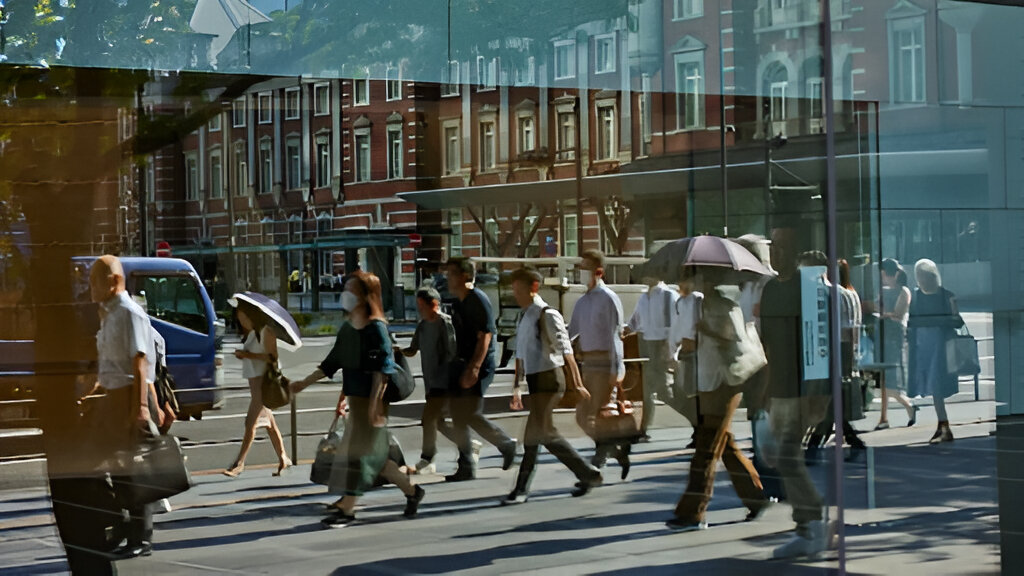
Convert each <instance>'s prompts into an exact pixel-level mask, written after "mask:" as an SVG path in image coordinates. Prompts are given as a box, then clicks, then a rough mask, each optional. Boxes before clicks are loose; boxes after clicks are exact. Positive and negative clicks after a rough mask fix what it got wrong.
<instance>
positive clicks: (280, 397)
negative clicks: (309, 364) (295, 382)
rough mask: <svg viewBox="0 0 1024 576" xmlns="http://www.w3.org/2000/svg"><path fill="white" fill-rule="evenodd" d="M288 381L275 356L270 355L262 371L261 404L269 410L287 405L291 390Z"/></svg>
mask: <svg viewBox="0 0 1024 576" xmlns="http://www.w3.org/2000/svg"><path fill="white" fill-rule="evenodd" d="M289 384H290V382H289V381H288V379H287V378H285V377H284V375H283V374H281V369H280V368H279V367H278V365H277V358H274V357H273V356H271V357H270V361H269V362H267V368H266V370H264V371H263V383H262V384H261V385H260V390H261V392H262V393H263V394H262V396H263V405H264V406H266V407H267V408H270V409H271V410H276V409H278V408H280V407H282V406H286V405H288V403H289V402H291V401H292V390H291V387H290V386H289Z"/></svg>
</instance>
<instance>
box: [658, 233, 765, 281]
mask: <svg viewBox="0 0 1024 576" xmlns="http://www.w3.org/2000/svg"><path fill="white" fill-rule="evenodd" d="M685 266H713V267H716V268H727V269H729V270H733V271H736V272H743V273H748V274H754V275H758V276H769V275H774V272H772V270H770V269H769V268H768V267H766V266H765V265H764V264H762V263H761V261H760V260H758V259H757V257H756V256H754V255H753V254H751V253H750V251H749V250H747V249H746V248H744V247H743V246H741V245H740V244H738V243H736V242H734V241H732V240H730V239H728V238H719V237H718V236H694V237H693V238H680V239H679V240H675V241H673V242H669V243H668V244H666V245H664V246H662V247H661V249H659V250H658V251H657V252H655V253H654V256H651V259H650V260H648V261H647V263H646V264H644V272H643V273H644V275H646V276H653V277H655V278H660V279H662V280H664V281H666V282H678V281H679V280H680V279H681V278H680V276H681V274H682V271H683V268H684V267H685Z"/></svg>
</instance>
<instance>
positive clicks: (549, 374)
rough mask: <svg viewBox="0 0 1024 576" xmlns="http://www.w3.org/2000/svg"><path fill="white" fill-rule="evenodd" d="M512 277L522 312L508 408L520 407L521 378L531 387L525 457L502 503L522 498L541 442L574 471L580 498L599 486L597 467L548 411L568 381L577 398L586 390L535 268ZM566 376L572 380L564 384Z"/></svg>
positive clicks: (582, 397)
mask: <svg viewBox="0 0 1024 576" xmlns="http://www.w3.org/2000/svg"><path fill="white" fill-rule="evenodd" d="M511 279H512V294H513V296H514V297H515V299H516V303H517V304H518V305H519V307H520V308H521V309H522V310H523V315H522V317H521V318H520V320H519V325H518V326H517V327H516V375H515V385H514V387H513V396H512V404H511V406H512V409H513V410H522V408H523V402H522V397H521V396H520V390H519V388H520V382H521V381H522V380H524V379H525V380H526V384H527V386H528V387H529V390H530V414H529V416H527V418H526V432H525V433H524V435H523V461H522V463H521V464H520V465H519V475H518V476H517V478H516V485H515V488H513V489H512V492H511V493H510V494H509V495H508V497H507V498H505V499H504V500H503V501H502V504H521V503H523V502H525V501H526V498H527V495H528V493H529V491H530V481H531V480H532V479H533V472H534V470H535V468H536V465H537V454H538V451H539V448H540V445H541V444H543V445H544V447H545V448H547V449H548V452H551V454H552V455H554V456H555V458H558V461H559V462H561V463H562V464H564V465H565V466H566V467H567V468H568V469H569V470H571V471H572V473H573V474H575V475H576V479H577V480H578V483H577V484H576V488H575V489H574V490H573V491H572V495H573V496H583V495H584V494H586V493H587V492H589V491H590V489H591V488H592V487H594V486H599V485H601V483H602V481H603V478H602V476H601V471H600V470H598V469H597V468H595V467H593V466H591V465H590V464H587V463H586V462H585V461H584V460H583V458H580V455H579V454H578V453H577V452H576V450H574V449H573V447H572V445H571V444H569V442H568V441H566V440H565V438H563V437H562V435H561V434H559V433H558V430H557V429H556V428H555V425H554V422H553V420H552V415H551V413H552V410H554V408H555V406H556V405H557V404H558V401H559V400H560V399H561V398H562V395H563V394H564V393H565V388H566V385H567V384H568V385H571V386H572V387H573V388H575V389H576V390H577V392H578V393H579V395H580V400H581V401H588V400H590V394H589V393H588V392H587V389H586V388H585V387H584V386H583V380H582V378H581V377H580V372H579V368H578V367H577V366H576V359H575V357H574V356H573V353H572V345H571V344H570V343H569V333H568V331H567V330H566V328H565V321H564V320H563V319H562V315H561V314H559V313H558V311H557V310H555V309H553V308H550V307H549V306H548V305H547V303H546V302H544V300H543V299H542V298H541V297H540V295H538V293H537V292H538V291H539V290H540V283H541V280H542V278H541V275H540V274H539V273H538V272H537V271H536V270H532V269H528V268H520V269H519V270H516V271H515V272H513V273H512V278H511ZM567 379H568V380H570V381H569V382H568V383H567V382H566V380H567Z"/></svg>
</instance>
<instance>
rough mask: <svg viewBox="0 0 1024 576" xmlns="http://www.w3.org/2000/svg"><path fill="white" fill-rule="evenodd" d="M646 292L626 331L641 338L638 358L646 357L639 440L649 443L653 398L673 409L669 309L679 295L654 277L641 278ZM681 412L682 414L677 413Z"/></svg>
mask: <svg viewBox="0 0 1024 576" xmlns="http://www.w3.org/2000/svg"><path fill="white" fill-rule="evenodd" d="M643 281H644V284H647V287H648V288H647V292H645V293H643V294H642V295H641V296H640V299H639V300H638V301H637V303H636V309H635V310H633V315H632V316H630V318H629V324H628V325H627V328H628V329H629V331H631V332H637V333H638V334H639V336H640V342H639V343H640V355H641V356H643V357H644V358H647V362H646V364H644V368H643V374H644V410H643V418H642V420H641V422H640V434H641V436H640V441H641V442H646V441H648V440H650V436H648V435H647V428H648V427H649V426H650V424H651V422H653V421H654V395H655V394H657V395H658V399H659V400H661V401H662V402H664V403H666V404H668V405H669V406H672V408H673V409H675V410H676V411H677V412H679V409H678V408H676V407H675V399H674V394H673V391H672V390H670V389H669V387H668V362H669V358H670V357H671V355H672V353H671V351H670V349H669V335H670V331H671V329H672V310H673V308H674V307H675V303H676V300H677V299H678V298H679V294H677V293H676V291H675V290H672V289H670V288H669V287H668V286H666V285H665V283H664V282H662V281H660V280H658V279H657V278H652V277H644V279H643ZM680 413H681V412H680Z"/></svg>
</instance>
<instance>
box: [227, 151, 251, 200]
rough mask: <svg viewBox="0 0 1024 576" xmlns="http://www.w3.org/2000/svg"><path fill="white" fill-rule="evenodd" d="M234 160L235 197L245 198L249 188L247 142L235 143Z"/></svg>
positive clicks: (232, 164)
mask: <svg viewBox="0 0 1024 576" xmlns="http://www.w3.org/2000/svg"><path fill="white" fill-rule="evenodd" d="M232 154H233V155H234V159H233V161H232V163H231V166H232V168H233V169H234V172H235V180H234V181H235V196H244V195H245V194H246V192H248V188H249V157H248V152H247V151H246V149H245V142H235V144H234V146H233V147H232Z"/></svg>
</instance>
